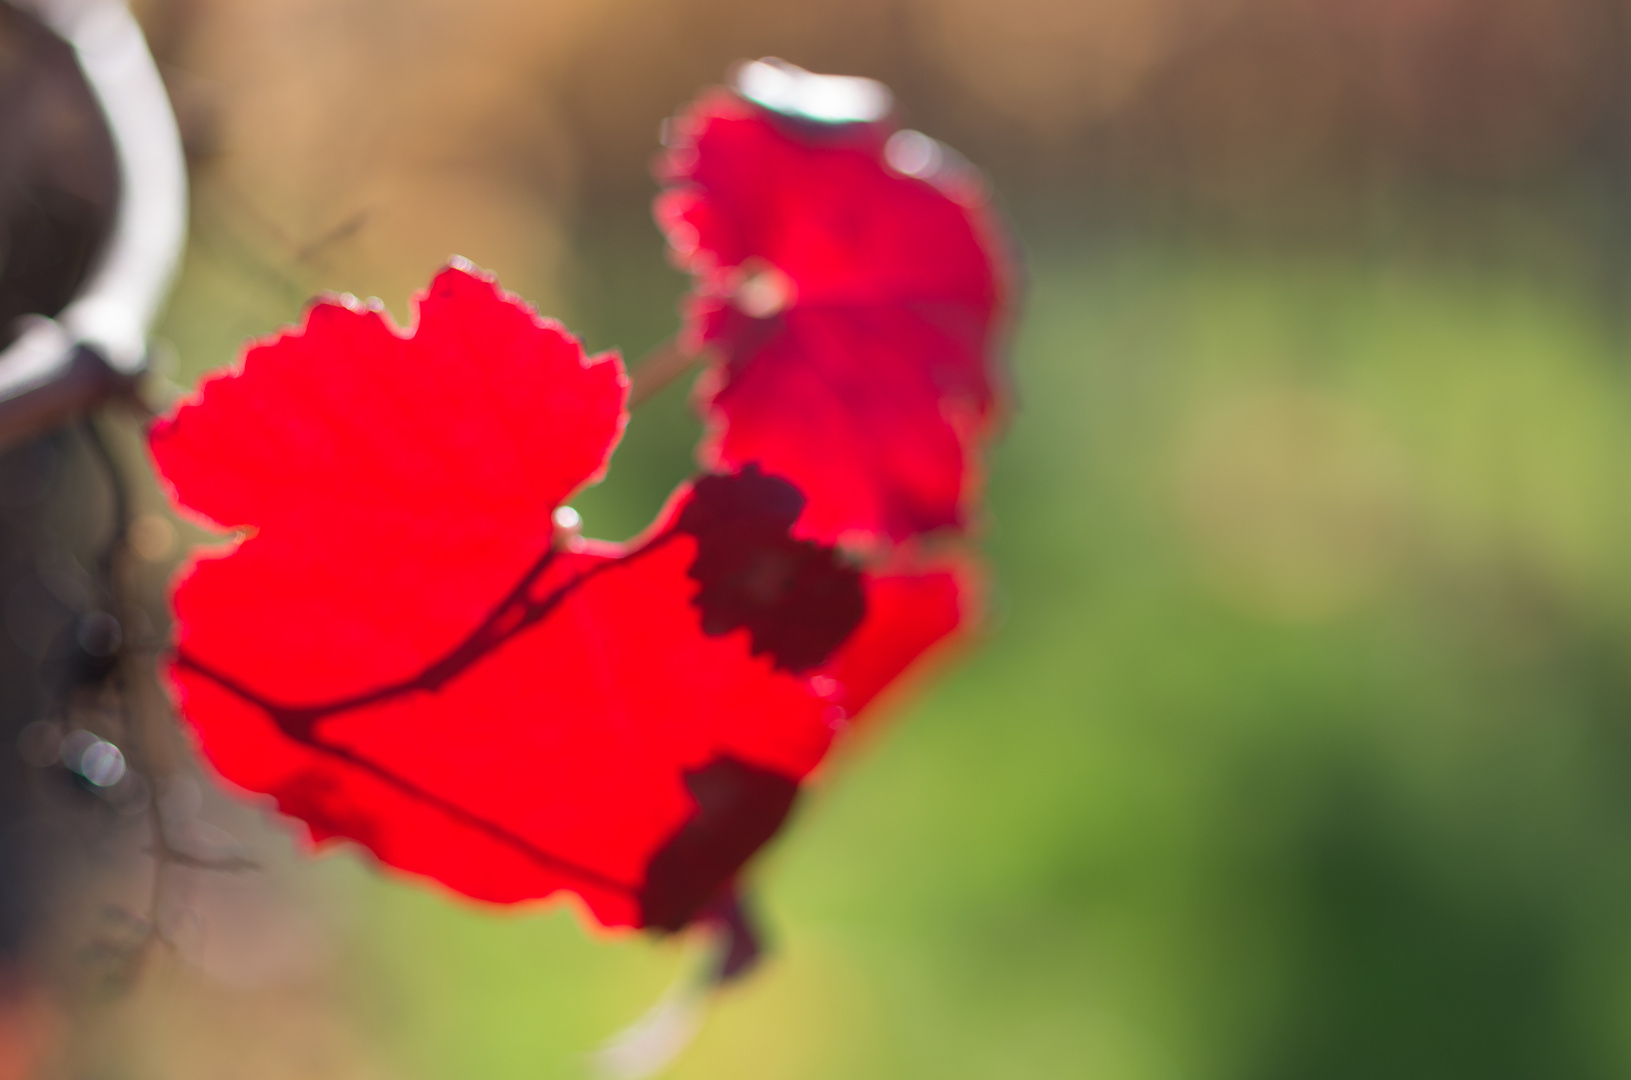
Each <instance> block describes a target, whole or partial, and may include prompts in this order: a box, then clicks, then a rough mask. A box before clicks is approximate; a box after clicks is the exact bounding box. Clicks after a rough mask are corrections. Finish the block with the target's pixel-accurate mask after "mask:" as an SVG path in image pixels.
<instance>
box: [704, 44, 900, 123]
mask: <svg viewBox="0 0 1631 1080" xmlns="http://www.w3.org/2000/svg"><path fill="white" fill-rule="evenodd" d="M732 82H733V84H734V86H735V89H736V92H737V93H739V94H741V95H742V96H743V97H745V98H747V99H748V100H749V101H752V102H754V103H755V104H758V105H762V106H764V107H765V108H767V109H770V110H772V111H774V112H779V113H782V114H783V115H785V116H797V117H802V118H803V119H806V120H816V121H819V122H821V123H824V124H870V123H874V122H876V121H878V120H882V119H883V118H884V117H885V116H888V115H889V110H890V109H892V108H893V107H894V104H895V101H894V97H893V95H891V94H890V93H889V88H888V87H887V86H885V85H884V84H883V83H881V82H878V81H877V80H876V79H863V78H860V77H859V76H855V75H817V74H815V73H813V72H809V71H805V70H804V69H803V68H801V67H799V66H798V65H796V64H789V63H788V62H787V61H785V60H778V59H776V58H775V57H773V56H769V57H766V58H765V59H763V60H752V61H749V62H748V63H746V64H743V65H742V66H741V67H740V68H738V69H737V71H736V77H735V78H734V79H733V80H732Z"/></svg>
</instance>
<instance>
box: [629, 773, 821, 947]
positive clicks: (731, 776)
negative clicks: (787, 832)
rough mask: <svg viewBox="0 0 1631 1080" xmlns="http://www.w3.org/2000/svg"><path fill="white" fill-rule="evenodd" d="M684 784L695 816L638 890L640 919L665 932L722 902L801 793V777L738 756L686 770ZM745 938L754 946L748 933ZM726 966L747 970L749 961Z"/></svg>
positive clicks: (653, 862) (673, 838)
mask: <svg viewBox="0 0 1631 1080" xmlns="http://www.w3.org/2000/svg"><path fill="white" fill-rule="evenodd" d="M685 786H686V788H687V789H688V790H689V791H690V792H691V797H692V798H694V799H696V802H697V808H696V811H695V812H694V813H693V814H692V815H691V817H690V818H689V819H688V820H687V821H686V822H685V824H684V825H682V826H680V828H679V830H678V831H677V832H675V833H674V835H673V836H671V837H670V838H669V839H668V842H667V843H666V844H664V845H663V846H662V848H661V849H660V850H659V851H658V852H657V854H656V855H654V856H653V857H652V859H651V862H650V863H649V864H648V865H647V867H646V881H645V884H644V885H643V886H641V888H640V916H641V921H642V922H643V923H644V924H645V925H646V926H651V927H656V928H658V929H661V930H679V929H681V928H683V927H684V926H685V925H686V924H687V923H689V922H690V921H691V920H692V919H694V918H696V916H697V915H698V914H700V913H701V912H702V910H703V909H704V908H706V907H708V906H709V905H710V904H712V903H713V902H714V901H715V900H716V899H718V898H719V893H720V890H721V889H722V888H723V887H724V886H725V884H726V883H727V882H728V881H730V879H731V877H732V876H734V875H735V873H736V872H737V871H738V870H740V869H741V868H742V864H743V863H744V862H746V861H747V858H748V856H750V855H752V854H753V853H754V852H755V851H757V850H758V849H759V848H760V847H761V846H763V845H764V844H765V843H766V842H767V841H768V840H769V839H770V838H771V837H772V836H774V835H776V830H777V829H779V828H781V824H782V822H783V821H784V820H786V818H787V814H788V811H790V810H792V809H793V801H794V800H795V799H796V798H797V797H798V790H799V785H798V781H797V780H794V779H792V778H790V777H786V776H783V775H782V774H781V773H778V772H772V771H771V770H769V769H761V768H759V767H758V766H756V765H750V764H748V763H747V762H745V761H739V760H737V759H736V758H733V757H721V758H716V759H715V760H714V761H711V762H709V763H708V764H707V765H704V766H703V767H702V768H700V769H693V770H691V771H690V772H688V773H686V774H685ZM725 904H726V906H725V907H724V908H722V909H721V911H722V912H723V913H724V914H723V915H722V918H723V919H724V921H725V922H726V925H727V927H729V926H730V918H731V916H730V914H729V913H730V912H731V911H733V910H737V909H733V908H732V907H731V906H730V902H729V901H726V902H725ZM744 925H745V924H744ZM735 936H736V935H734V934H733V944H734V943H735V942H734V938H735ZM742 940H743V941H744V942H751V936H748V937H744V938H743V939H742ZM743 947H744V948H749V949H751V948H752V946H751V944H745V945H743ZM727 962H728V964H730V965H733V966H734V969H745V967H746V965H747V964H749V963H751V958H749V957H745V956H734V957H729V958H727ZM727 974H728V973H727Z"/></svg>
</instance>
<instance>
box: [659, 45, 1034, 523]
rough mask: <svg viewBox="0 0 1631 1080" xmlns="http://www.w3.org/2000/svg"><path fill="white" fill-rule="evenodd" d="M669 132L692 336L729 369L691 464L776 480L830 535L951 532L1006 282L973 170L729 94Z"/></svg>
mask: <svg viewBox="0 0 1631 1080" xmlns="http://www.w3.org/2000/svg"><path fill="white" fill-rule="evenodd" d="M785 70H787V71H790V72H793V73H794V74H793V75H791V76H789V77H790V78H794V79H807V80H809V79H820V78H822V77H820V76H810V75H808V74H807V73H803V72H798V71H797V69H791V68H787V69H785ZM668 142H669V150H668V152H667V154H666V155H665V156H664V158H663V160H662V162H661V164H660V165H659V173H660V175H661V177H662V179H663V180H664V181H665V183H666V184H667V185H668V186H667V189H666V190H665V191H664V192H663V194H662V195H661V196H659V198H658V200H657V205H656V214H657V220H658V222H659V224H661V226H662V227H663V229H664V231H665V232H666V234H667V235H668V238H669V242H670V244H671V245H672V248H673V250H674V252H675V255H676V257H677V258H678V260H679V261H680V263H681V265H683V266H685V267H686V268H687V269H689V270H691V272H692V273H693V274H694V275H695V277H696V290H695V293H694V294H693V297H692V299H691V301H690V304H689V306H688V313H689V321H688V326H687V331H686V334H687V338H688V340H689V344H690V345H691V346H692V347H700V346H702V345H711V346H713V347H714V349H715V350H716V351H717V352H718V353H719V354H720V355H721V356H722V357H723V361H724V362H723V363H722V364H721V365H719V366H718V367H717V368H716V369H714V371H713V373H712V378H711V380H710V381H709V382H707V383H705V384H704V388H703V396H704V398H705V399H706V402H707V409H708V415H709V417H710V419H711V421H712V424H713V431H712V433H711V440H710V443H709V445H708V447H707V449H706V450H705V452H704V465H705V466H707V467H710V468H723V469H733V468H739V467H741V466H742V465H745V464H748V463H750V462H756V463H758V464H759V465H760V466H762V467H763V468H764V469H765V470H766V471H767V472H770V473H774V474H776V475H780V476H785V477H787V478H788V479H789V480H791V481H792V482H793V483H795V484H797V485H798V487H799V488H800V490H802V491H803V492H804V493H805V495H806V496H807V497H808V499H809V505H808V507H807V509H806V511H805V516H804V518H803V520H802V521H801V522H800V523H799V529H798V532H799V534H800V535H802V536H807V537H810V538H812V539H817V540H821V541H823V542H828V543H832V542H836V541H838V540H840V539H843V540H853V541H863V542H865V541H871V540H875V539H878V538H887V539H893V540H900V539H904V538H906V537H909V536H912V535H914V534H916V533H921V532H927V531H931V530H934V529H938V528H942V527H947V526H960V525H963V524H964V523H965V522H966V509H967V502H968V499H969V497H970V495H971V491H972V488H973V487H974V478H973V476H972V473H973V471H974V462H973V460H972V458H973V456H974V454H973V452H974V450H975V449H976V445H975V444H976V442H977V439H978V436H979V435H980V434H982V433H983V432H984V431H985V430H986V429H987V428H988V427H989V426H990V423H991V421H992V418H993V413H994V411H995V410H996V406H997V404H998V402H997V397H998V389H999V387H998V385H997V383H998V382H999V381H1000V374H999V373H998V372H996V371H995V366H996V361H995V359H994V356H995V352H996V347H997V344H998V338H999V335H1000V333H1001V325H1000V324H1001V322H1002V319H1003V316H1004V313H1005V309H1006V305H1007V303H1008V294H1009V292H1010V281H1009V279H1010V277H1011V271H1010V270H1009V268H1008V265H1007V262H1006V259H1005V255H1004V251H1005V248H1004V242H1003V241H1002V240H1001V238H1000V234H999V232H998V229H997V227H996V224H995V221H994V217H993V215H992V214H991V212H990V210H989V207H988V205H987V200H986V196H985V193H984V190H983V187H982V186H981V185H980V184H979V182H978V179H977V177H975V176H974V174H973V173H972V171H971V170H970V169H968V168H967V167H966V166H965V165H962V164H961V163H960V162H958V161H957V160H955V157H954V155H952V154H951V152H950V151H947V150H945V148H943V147H941V146H939V144H937V143H934V142H933V141H932V140H929V139H928V138H927V137H925V136H922V135H918V134H917V133H915V132H897V130H896V129H895V127H894V126H893V125H892V124H891V123H889V122H887V121H881V120H880V121H872V122H856V123H843V124H830V123H827V124H824V123H818V122H816V121H813V120H810V119H807V118H803V117H799V116H789V115H784V114H782V113H778V112H776V111H773V110H771V109H768V108H765V107H762V106H760V105H758V104H755V103H753V102H750V101H748V100H747V99H745V98H744V97H742V96H740V95H738V94H735V93H731V92H727V91H717V92H714V93H712V94H710V95H708V96H706V97H704V98H703V99H702V100H701V101H700V102H698V103H697V104H696V105H694V106H693V107H692V108H691V109H690V110H689V111H687V112H686V113H684V114H683V115H681V116H680V117H679V118H678V119H677V120H675V121H674V122H673V123H672V125H671V128H670V136H669V139H668Z"/></svg>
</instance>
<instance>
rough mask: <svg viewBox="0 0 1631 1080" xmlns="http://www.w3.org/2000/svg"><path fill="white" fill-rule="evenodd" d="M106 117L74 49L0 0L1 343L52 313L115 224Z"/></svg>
mask: <svg viewBox="0 0 1631 1080" xmlns="http://www.w3.org/2000/svg"><path fill="white" fill-rule="evenodd" d="M118 195H119V181H118V174H117V169H116V165H115V160H114V151H113V144H112V141H111V140H110V138H109V136H108V131H107V126H106V124H105V123H104V122H103V119H102V114H101V112H100V111H99V110H98V108H97V105H96V101H95V99H94V98H93V97H92V96H91V92H90V90H89V88H88V87H87V86H86V85H85V80H84V78H83V76H82V75H81V74H80V70H79V66H78V64H77V62H76V61H75V58H74V52H73V50H72V49H71V48H70V47H69V46H68V45H67V43H65V42H64V41H62V39H60V38H58V37H57V36H56V35H55V34H53V33H51V31H50V30H48V29H46V28H45V27H44V26H42V25H41V24H40V23H39V22H38V21H36V20H35V19H34V18H32V17H31V16H29V15H26V14H24V13H23V12H21V11H18V10H17V9H16V8H14V7H11V6H10V5H9V4H5V3H0V348H3V347H4V346H5V345H8V344H10V342H11V341H12V340H13V339H14V338H15V337H16V334H17V325H16V324H17V320H18V319H19V318H20V317H22V316H24V315H30V314H35V315H54V314H56V313H57V312H58V311H60V310H61V309H62V308H63V306H64V305H65V304H67V302H68V300H69V299H70V298H71V297H72V296H73V294H74V292H75V291H76V290H77V289H78V287H79V285H80V283H81V282H82V281H83V280H84V278H85V275H86V272H87V271H88V270H89V269H90V266H91V264H92V262H93V261H94V259H95V257H96V253H97V251H98V250H99V249H100V247H101V245H102V243H103V241H104V240H105V239H106V238H107V236H108V233H109V230H110V229H111V227H112V224H113V215H114V208H115V206H116V205H117V202H118Z"/></svg>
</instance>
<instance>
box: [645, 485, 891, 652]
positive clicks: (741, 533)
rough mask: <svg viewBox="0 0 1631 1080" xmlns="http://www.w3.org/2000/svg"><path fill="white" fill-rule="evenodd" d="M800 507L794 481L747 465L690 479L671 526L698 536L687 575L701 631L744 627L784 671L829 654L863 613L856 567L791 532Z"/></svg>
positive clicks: (755, 646) (714, 632)
mask: <svg viewBox="0 0 1631 1080" xmlns="http://www.w3.org/2000/svg"><path fill="white" fill-rule="evenodd" d="M803 506H804V496H803V495H801V494H799V490H798V489H797V488H796V487H794V486H793V485H792V484H789V483H788V482H787V481H785V480H782V479H780V478H778V477H774V476H766V475H764V474H763V473H761V472H760V471H759V470H758V469H756V468H754V467H753V466H751V465H750V466H748V468H746V469H744V470H743V471H742V472H741V473H739V474H737V475H735V476H707V477H703V478H702V479H701V480H699V481H697V485H696V494H695V495H693V496H692V499H691V502H690V504H689V505H688V506H686V508H685V511H684V512H683V513H681V514H680V519H679V521H678V523H677V524H676V526H675V527H676V528H677V529H678V530H679V531H680V532H685V533H690V534H691V535H693V536H695V537H696V539H697V555H696V559H695V561H693V562H692V564H691V570H690V574H691V577H692V578H693V579H694V580H695V581H696V582H697V583H698V584H699V585H700V586H701V588H699V589H698V590H697V595H696V597H695V599H694V600H692V603H694V604H695V605H696V606H697V608H698V609H699V610H700V611H701V612H702V629H703V632H704V633H706V634H710V635H713V636H715V637H718V636H720V635H723V634H728V633H730V632H731V631H732V630H735V629H738V628H739V627H747V630H748V633H749V634H751V635H752V638H753V652H754V654H755V655H759V654H761V653H769V654H770V655H771V656H772V657H773V658H774V659H775V661H776V666H777V667H779V668H782V669H784V670H787V671H805V670H808V669H809V668H812V667H815V666H816V665H817V664H819V663H821V662H822V661H823V660H826V659H827V657H829V656H831V655H832V652H833V650H834V649H836V648H838V646H839V645H841V644H843V643H844V641H845V639H846V638H848V637H849V636H850V634H851V633H852V632H854V630H855V628H856V627H857V626H859V625H861V619H862V618H863V617H864V616H865V615H866V594H865V593H864V592H863V591H862V588H861V574H860V572H859V571H858V570H856V569H855V568H854V567H852V566H846V565H845V564H844V563H843V562H841V561H840V559H839V556H838V552H837V550H836V549H834V548H830V547H824V546H822V545H820V544H813V543H810V542H809V541H807V540H795V539H793V537H791V536H789V535H788V530H789V529H791V528H792V527H793V522H795V521H796V520H798V516H799V511H800V510H801V509H802V508H803Z"/></svg>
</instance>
